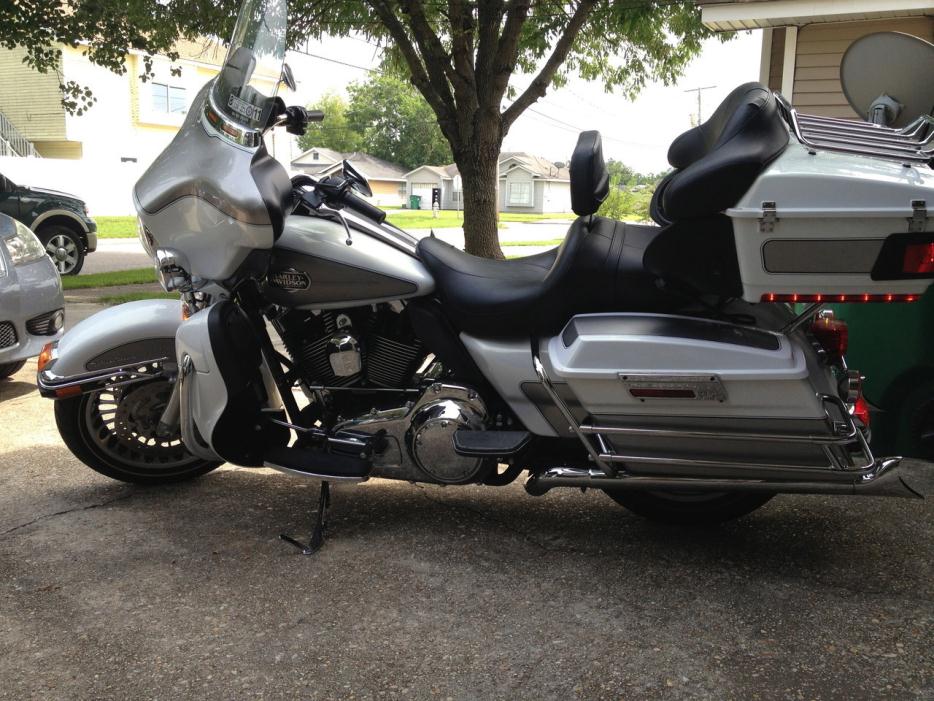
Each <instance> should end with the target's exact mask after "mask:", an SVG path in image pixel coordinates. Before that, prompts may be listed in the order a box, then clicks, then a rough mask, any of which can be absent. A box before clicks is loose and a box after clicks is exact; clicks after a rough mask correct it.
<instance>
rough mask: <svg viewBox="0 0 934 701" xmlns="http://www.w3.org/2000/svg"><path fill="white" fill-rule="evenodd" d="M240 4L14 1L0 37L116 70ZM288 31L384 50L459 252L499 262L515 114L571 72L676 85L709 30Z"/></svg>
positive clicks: (477, 5)
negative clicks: (412, 104)
mask: <svg viewBox="0 0 934 701" xmlns="http://www.w3.org/2000/svg"><path fill="white" fill-rule="evenodd" d="M237 4H238V3H237V2H236V1H235V0H189V1H187V2H181V1H179V0H174V1H171V2H167V1H166V0H64V1H61V2H48V0H17V1H16V2H15V3H12V7H10V5H11V3H3V4H2V6H0V43H3V45H5V46H13V45H20V46H26V47H27V50H28V57H27V59H28V61H29V62H30V63H31V65H34V66H35V67H36V68H38V69H40V70H43V69H44V70H53V69H54V68H55V65H56V60H57V59H56V56H57V54H56V52H55V45H56V44H57V43H66V44H69V45H72V46H77V45H78V42H79V41H81V40H85V41H87V45H86V47H87V48H86V52H87V54H88V57H89V58H90V59H91V60H92V61H93V62H95V63H98V64H100V65H104V66H107V67H109V68H112V69H113V70H115V71H117V72H123V70H125V69H124V68H123V55H124V53H125V51H126V50H127V49H128V48H135V49H138V50H140V51H143V52H149V53H156V52H164V53H169V55H170V56H171V47H172V42H173V41H174V39H175V38H177V37H187V38H192V37H195V36H198V35H202V34H214V35H220V36H225V37H226V36H230V29H231V27H232V21H233V17H234V16H235V15H236V5H237ZM289 28H290V29H289V32H290V33H289V36H290V37H291V41H293V42H294V43H295V44H298V43H300V42H302V41H303V40H304V38H305V37H307V36H309V35H315V36H322V35H323V34H331V35H346V34H349V33H351V32H359V33H362V34H363V35H365V36H366V37H368V38H370V39H375V40H377V41H378V42H381V43H382V44H383V45H384V46H386V48H387V62H388V64H389V65H391V66H393V67H394V68H396V69H398V70H404V71H405V72H406V73H407V74H408V76H409V77H410V80H411V82H412V84H413V85H414V86H415V87H416V88H417V89H418V91H419V92H420V93H421V94H422V96H423V97H424V98H425V100H426V101H427V102H428V104H429V105H430V107H431V109H432V111H433V112H434V114H435V117H436V119H437V122H438V126H439V128H440V130H441V133H442V134H443V135H444V137H445V139H447V141H448V143H449V144H450V147H451V152H452V155H453V159H454V162H455V163H457V166H458V168H459V170H460V174H461V178H462V180H463V188H464V193H463V194H464V209H465V212H464V232H465V237H466V242H467V250H468V251H469V252H471V253H475V254H478V255H486V256H497V257H499V256H502V252H501V250H500V248H499V242H498V238H497V230H496V194H495V193H496V180H497V172H496V170H497V159H498V156H499V152H500V150H501V147H502V143H503V139H504V138H505V136H506V135H507V134H508V132H509V130H510V128H511V127H512V126H513V124H515V122H516V119H518V117H519V116H520V115H521V114H522V113H523V112H524V111H525V110H526V109H528V108H529V107H530V106H531V105H533V104H534V103H535V102H536V101H537V100H539V99H540V98H542V97H544V96H545V94H546V93H547V91H548V88H549V87H550V86H552V85H560V84H562V83H563V82H564V81H565V80H566V78H567V76H568V75H569V74H570V73H572V72H575V73H577V74H579V75H581V76H582V77H584V78H586V79H590V80H601V81H602V82H603V83H604V85H605V86H606V88H607V90H611V89H616V90H618V91H619V92H620V93H621V94H622V95H624V96H632V95H634V94H635V93H637V92H638V90H639V89H640V88H641V87H642V86H643V85H644V84H645V83H646V81H648V80H662V81H664V82H666V83H667V82H670V81H672V80H674V79H675V78H676V77H677V76H678V75H680V72H681V71H682V69H683V68H684V66H685V65H686V63H687V62H688V61H689V60H690V59H691V58H692V57H693V56H694V55H695V54H696V53H697V52H698V51H699V50H700V46H701V41H702V40H703V39H704V38H706V37H707V36H710V34H711V32H710V31H709V30H707V29H706V28H704V26H703V25H702V24H701V22H700V9H699V8H698V7H696V5H695V4H694V2H693V1H692V0H291V1H290V5H289ZM77 87H78V88H80V86H77ZM76 89H77V88H76ZM504 103H505V104H504Z"/></svg>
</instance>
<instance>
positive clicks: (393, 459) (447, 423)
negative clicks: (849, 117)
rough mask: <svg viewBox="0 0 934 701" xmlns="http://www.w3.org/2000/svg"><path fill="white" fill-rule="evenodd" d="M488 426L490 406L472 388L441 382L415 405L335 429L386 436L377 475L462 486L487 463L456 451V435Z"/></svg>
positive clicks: (377, 460) (375, 461)
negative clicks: (383, 432) (382, 433)
mask: <svg viewBox="0 0 934 701" xmlns="http://www.w3.org/2000/svg"><path fill="white" fill-rule="evenodd" d="M486 422H487V409H486V405H485V404H484V403H483V400H482V399H481V398H480V396H479V395H478V394H477V393H476V392H475V391H474V390H473V389H470V388H469V387H463V386H460V385H449V384H444V383H441V382H438V383H435V384H433V385H432V386H431V387H429V388H428V390H426V391H425V393H424V394H423V395H422V396H421V397H419V398H418V400H416V401H415V402H414V403H410V404H409V405H407V406H404V407H398V408H396V409H386V410H383V411H377V410H375V409H374V410H373V411H371V412H370V413H369V414H365V415H364V416H360V417H358V418H356V419H352V420H350V421H346V422H344V423H342V424H340V425H338V426H337V427H336V428H335V430H336V431H342V430H348V429H350V430H354V431H363V432H365V433H377V432H378V431H385V432H386V439H387V440H386V449H385V450H384V451H383V452H382V453H379V454H377V455H374V456H373V472H372V476H373V477H386V478H389V479H403V480H410V481H412V482H436V483H441V484H463V483H465V482H470V481H472V480H473V479H475V478H476V476H477V475H478V474H479V473H480V472H481V470H482V469H483V468H484V467H485V466H486V464H487V462H486V459H482V458H471V457H463V456H460V455H458V454H457V453H455V452H454V432H455V431H457V430H458V429H467V430H478V431H482V430H484V428H485V425H486Z"/></svg>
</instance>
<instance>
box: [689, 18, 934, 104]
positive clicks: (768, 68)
mask: <svg viewBox="0 0 934 701" xmlns="http://www.w3.org/2000/svg"><path fill="white" fill-rule="evenodd" d="M696 2H697V4H698V5H700V6H701V18H702V21H703V22H704V24H705V25H707V26H708V27H710V28H711V29H714V30H718V31H732V30H736V29H756V28H760V29H762V56H761V60H760V66H759V69H760V77H759V80H760V82H762V83H764V84H766V85H768V86H769V87H770V88H771V89H772V90H777V91H779V92H781V93H782V94H783V95H784V96H785V97H786V98H788V99H789V100H791V102H792V104H793V105H794V106H795V107H797V108H798V109H800V110H801V111H802V112H807V113H810V114H816V115H821V116H825V117H838V118H845V119H846V118H850V119H856V118H858V117H863V118H864V117H865V115H857V114H856V112H854V111H853V109H852V108H851V107H850V104H849V102H847V99H846V97H845V96H844V94H843V88H842V86H841V85H840V60H841V59H842V58H843V54H844V53H845V52H846V50H847V48H848V47H849V46H850V44H852V43H853V42H854V41H855V40H856V39H858V38H860V37H862V36H865V35H866V34H872V33H875V32H904V33H907V34H912V35H914V36H917V37H920V38H922V39H925V40H927V41H934V3H932V0H847V1H846V2H841V1H840V0H696ZM881 60H885V59H884V57H883V58H881Z"/></svg>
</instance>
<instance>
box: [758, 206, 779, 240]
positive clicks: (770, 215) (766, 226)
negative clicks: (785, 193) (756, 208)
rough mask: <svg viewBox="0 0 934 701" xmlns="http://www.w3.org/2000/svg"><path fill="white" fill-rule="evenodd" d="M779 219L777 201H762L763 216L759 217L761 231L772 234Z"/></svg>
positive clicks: (761, 232)
mask: <svg viewBox="0 0 934 701" xmlns="http://www.w3.org/2000/svg"><path fill="white" fill-rule="evenodd" d="M777 221H778V215H777V214H776V207H775V202H772V201H767V202H763V203H762V216H761V217H759V233H760V234H771V233H772V232H773V231H775V222H777Z"/></svg>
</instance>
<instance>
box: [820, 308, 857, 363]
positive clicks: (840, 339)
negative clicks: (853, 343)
mask: <svg viewBox="0 0 934 701" xmlns="http://www.w3.org/2000/svg"><path fill="white" fill-rule="evenodd" d="M811 333H812V334H814V337H815V338H816V339H817V341H818V343H820V345H821V348H823V349H824V350H825V351H826V352H827V355H828V357H829V359H830V360H832V361H833V360H840V359H841V358H842V357H843V356H844V355H846V349H847V346H848V345H849V341H850V332H849V329H848V328H847V326H846V322H845V321H840V320H839V319H833V318H831V317H821V318H818V319H815V320H814V323H813V324H811Z"/></svg>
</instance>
